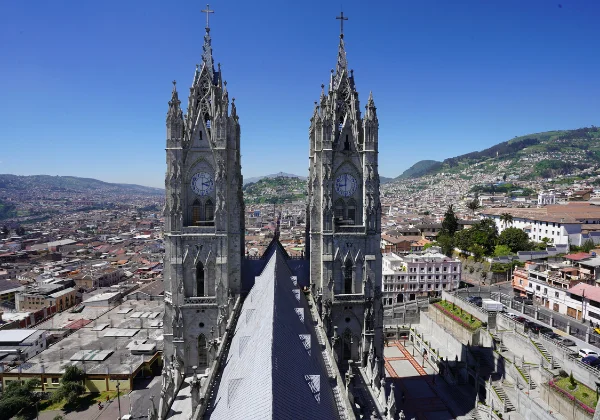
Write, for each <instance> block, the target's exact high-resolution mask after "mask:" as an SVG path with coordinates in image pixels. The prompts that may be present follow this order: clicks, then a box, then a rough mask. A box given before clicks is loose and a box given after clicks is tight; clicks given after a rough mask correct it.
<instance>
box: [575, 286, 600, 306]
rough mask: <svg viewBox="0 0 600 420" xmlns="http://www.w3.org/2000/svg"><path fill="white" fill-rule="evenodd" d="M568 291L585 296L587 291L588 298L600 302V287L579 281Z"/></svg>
mask: <svg viewBox="0 0 600 420" xmlns="http://www.w3.org/2000/svg"><path fill="white" fill-rule="evenodd" d="M568 292H569V293H572V294H574V295H577V296H583V295H584V292H585V297H586V299H589V300H593V301H595V302H600V287H596V286H592V285H589V284H585V283H577V284H576V285H575V286H573V287H571V288H570V289H569V290H568Z"/></svg>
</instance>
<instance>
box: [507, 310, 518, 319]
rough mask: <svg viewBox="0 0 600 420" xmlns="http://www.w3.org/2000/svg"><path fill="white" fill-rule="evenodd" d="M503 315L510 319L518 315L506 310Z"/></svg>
mask: <svg viewBox="0 0 600 420" xmlns="http://www.w3.org/2000/svg"><path fill="white" fill-rule="evenodd" d="M505 315H506V316H507V317H509V318H510V319H515V318H516V317H517V316H518V315H517V314H513V313H512V312H507V313H506V314H505Z"/></svg>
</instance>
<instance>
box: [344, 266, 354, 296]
mask: <svg viewBox="0 0 600 420" xmlns="http://www.w3.org/2000/svg"><path fill="white" fill-rule="evenodd" d="M352 271H353V269H352V261H350V260H348V261H346V264H345V265H344V293H345V294H350V293H352Z"/></svg>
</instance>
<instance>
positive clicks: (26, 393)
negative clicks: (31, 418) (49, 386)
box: [0, 379, 40, 419]
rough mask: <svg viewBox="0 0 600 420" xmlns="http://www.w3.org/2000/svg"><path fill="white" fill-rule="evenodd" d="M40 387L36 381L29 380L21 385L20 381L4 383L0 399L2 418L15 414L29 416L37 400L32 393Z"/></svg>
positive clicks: (35, 395)
mask: <svg viewBox="0 0 600 420" xmlns="http://www.w3.org/2000/svg"><path fill="white" fill-rule="evenodd" d="M39 386H40V381H39V380H38V379H30V380H28V381H25V382H23V383H21V381H9V382H6V387H5V389H4V393H2V396H1V397H0V413H2V418H7V419H9V418H11V417H14V416H16V415H17V414H19V413H21V414H31V413H32V412H33V410H34V407H35V404H32V403H35V402H36V401H37V400H38V399H39V398H38V395H37V394H35V393H34V392H33V390H34V389H35V388H36V387H39Z"/></svg>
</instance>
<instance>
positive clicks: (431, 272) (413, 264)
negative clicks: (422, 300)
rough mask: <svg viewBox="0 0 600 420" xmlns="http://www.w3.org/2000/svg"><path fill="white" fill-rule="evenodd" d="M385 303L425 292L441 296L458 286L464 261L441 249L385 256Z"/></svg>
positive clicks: (413, 298) (417, 295) (405, 300)
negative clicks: (440, 250) (451, 256)
mask: <svg viewBox="0 0 600 420" xmlns="http://www.w3.org/2000/svg"><path fill="white" fill-rule="evenodd" d="M382 261H383V304H384V305H386V306H389V305H393V304H394V303H404V302H410V301H414V300H416V299H417V298H418V297H423V296H437V295H439V294H441V293H442V291H444V290H446V291H453V290H456V289H457V288H458V285H459V284H460V279H461V271H462V263H461V261H460V260H459V259H453V258H450V257H447V256H445V255H444V254H441V253H440V252H439V251H438V250H435V249H434V250H433V251H426V252H424V253H422V254H420V255H417V254H409V255H406V256H404V257H401V256H399V255H397V254H394V253H389V254H384V256H383V260H382Z"/></svg>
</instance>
